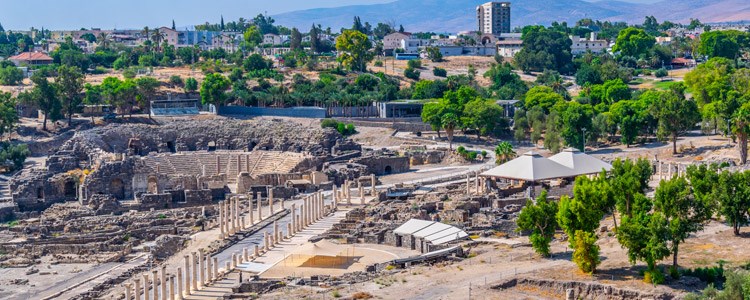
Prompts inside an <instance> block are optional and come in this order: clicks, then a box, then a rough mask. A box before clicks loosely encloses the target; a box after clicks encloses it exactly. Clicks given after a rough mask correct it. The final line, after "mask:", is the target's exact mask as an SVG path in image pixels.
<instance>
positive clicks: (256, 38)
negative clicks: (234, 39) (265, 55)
mask: <svg viewBox="0 0 750 300" xmlns="http://www.w3.org/2000/svg"><path fill="white" fill-rule="evenodd" d="M242 37H243V38H244V40H245V43H246V44H247V45H248V46H250V48H253V49H254V48H255V47H258V46H259V45H260V44H262V43H263V34H262V33H261V32H260V30H259V29H258V26H250V27H249V28H247V30H245V33H243V34H242Z"/></svg>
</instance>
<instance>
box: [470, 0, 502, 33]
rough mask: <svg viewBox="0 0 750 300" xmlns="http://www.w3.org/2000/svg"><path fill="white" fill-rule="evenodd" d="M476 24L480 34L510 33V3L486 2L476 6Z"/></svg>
mask: <svg viewBox="0 0 750 300" xmlns="http://www.w3.org/2000/svg"><path fill="white" fill-rule="evenodd" d="M477 24H478V25H479V32H480V33H482V34H495V35H497V34H501V33H509V32H510V2H487V3H485V4H482V5H480V6H477Z"/></svg>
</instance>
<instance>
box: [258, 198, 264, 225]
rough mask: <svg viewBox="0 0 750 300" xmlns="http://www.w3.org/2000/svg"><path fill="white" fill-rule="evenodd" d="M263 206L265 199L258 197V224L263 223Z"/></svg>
mask: <svg viewBox="0 0 750 300" xmlns="http://www.w3.org/2000/svg"><path fill="white" fill-rule="evenodd" d="M261 204H263V197H261V196H258V222H261V221H263V211H262V210H261Z"/></svg>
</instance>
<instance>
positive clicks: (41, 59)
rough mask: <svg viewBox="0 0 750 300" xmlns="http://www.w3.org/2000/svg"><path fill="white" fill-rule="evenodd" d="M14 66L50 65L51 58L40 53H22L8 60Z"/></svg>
mask: <svg viewBox="0 0 750 300" xmlns="http://www.w3.org/2000/svg"><path fill="white" fill-rule="evenodd" d="M8 60H10V61H11V62H13V63H14V64H16V66H21V65H28V66H39V65H49V64H52V61H53V59H52V57H50V56H49V55H47V54H44V53H42V52H24V53H21V54H18V55H16V56H11V57H10V58H8Z"/></svg>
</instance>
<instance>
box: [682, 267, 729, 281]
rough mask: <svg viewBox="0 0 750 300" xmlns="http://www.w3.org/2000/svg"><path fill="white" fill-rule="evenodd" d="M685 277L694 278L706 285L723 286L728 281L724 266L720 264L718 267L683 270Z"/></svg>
mask: <svg viewBox="0 0 750 300" xmlns="http://www.w3.org/2000/svg"><path fill="white" fill-rule="evenodd" d="M682 275H683V276H692V277H696V278H698V279H700V280H701V281H703V282H705V283H713V284H721V283H723V282H724V280H726V278H725V277H724V264H723V263H721V262H719V265H718V266H715V267H706V268H695V269H686V270H682Z"/></svg>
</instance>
